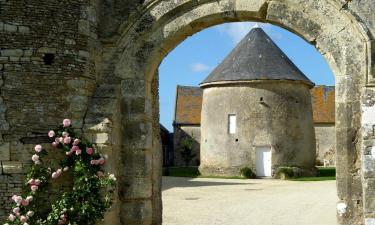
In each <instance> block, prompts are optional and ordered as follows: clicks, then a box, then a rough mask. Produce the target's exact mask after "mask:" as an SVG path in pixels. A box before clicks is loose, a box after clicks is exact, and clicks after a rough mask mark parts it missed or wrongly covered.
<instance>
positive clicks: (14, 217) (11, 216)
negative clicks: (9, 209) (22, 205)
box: [8, 214, 16, 222]
mask: <svg viewBox="0 0 375 225" xmlns="http://www.w3.org/2000/svg"><path fill="white" fill-rule="evenodd" d="M8 219H9V221H12V222H13V221H14V220H15V219H16V216H15V215H13V214H9V217H8Z"/></svg>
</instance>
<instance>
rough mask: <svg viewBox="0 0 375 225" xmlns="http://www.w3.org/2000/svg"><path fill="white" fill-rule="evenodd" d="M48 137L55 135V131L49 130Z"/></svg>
mask: <svg viewBox="0 0 375 225" xmlns="http://www.w3.org/2000/svg"><path fill="white" fill-rule="evenodd" d="M48 137H50V138H53V137H55V131H53V130H50V131H49V132H48Z"/></svg>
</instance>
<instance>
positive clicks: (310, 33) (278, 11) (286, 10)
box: [267, 1, 321, 41]
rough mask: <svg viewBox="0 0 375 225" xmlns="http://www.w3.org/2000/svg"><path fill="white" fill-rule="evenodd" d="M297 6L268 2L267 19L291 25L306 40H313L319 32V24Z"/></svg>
mask: <svg viewBox="0 0 375 225" xmlns="http://www.w3.org/2000/svg"><path fill="white" fill-rule="evenodd" d="M306 14H307V13H306V12H302V11H301V9H300V8H298V7H291V5H290V4H286V3H281V2H274V1H272V2H270V3H269V5H268V11H267V20H268V21H270V22H275V23H277V24H283V25H284V26H288V27H293V28H294V29H295V32H297V33H299V34H300V35H301V36H303V37H304V38H305V39H307V40H308V41H313V40H315V39H316V37H318V36H319V34H320V33H321V26H320V25H319V23H317V22H316V21H315V20H314V19H312V18H314V16H312V15H306Z"/></svg>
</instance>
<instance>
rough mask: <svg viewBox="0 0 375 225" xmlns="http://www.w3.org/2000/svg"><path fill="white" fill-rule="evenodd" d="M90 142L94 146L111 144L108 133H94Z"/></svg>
mask: <svg viewBox="0 0 375 225" xmlns="http://www.w3.org/2000/svg"><path fill="white" fill-rule="evenodd" d="M92 141H93V143H96V144H108V143H111V136H110V134H108V133H96V134H93V138H92Z"/></svg>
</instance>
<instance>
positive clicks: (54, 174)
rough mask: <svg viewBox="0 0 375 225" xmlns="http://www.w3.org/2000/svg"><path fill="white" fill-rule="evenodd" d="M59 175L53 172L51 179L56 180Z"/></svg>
mask: <svg viewBox="0 0 375 225" xmlns="http://www.w3.org/2000/svg"><path fill="white" fill-rule="evenodd" d="M59 176H60V175H59V174H58V173H56V172H53V173H52V178H53V179H56V178H58V177H59Z"/></svg>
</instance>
